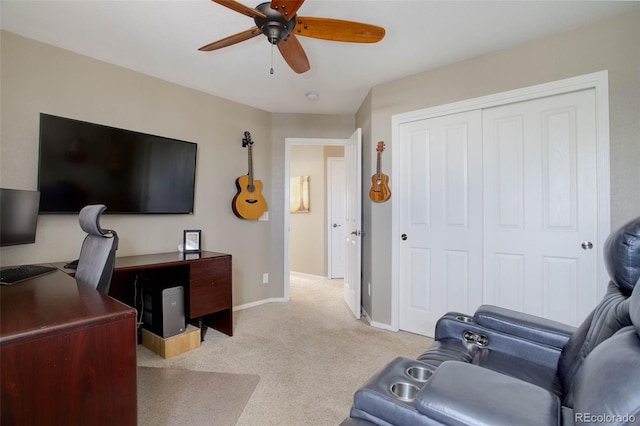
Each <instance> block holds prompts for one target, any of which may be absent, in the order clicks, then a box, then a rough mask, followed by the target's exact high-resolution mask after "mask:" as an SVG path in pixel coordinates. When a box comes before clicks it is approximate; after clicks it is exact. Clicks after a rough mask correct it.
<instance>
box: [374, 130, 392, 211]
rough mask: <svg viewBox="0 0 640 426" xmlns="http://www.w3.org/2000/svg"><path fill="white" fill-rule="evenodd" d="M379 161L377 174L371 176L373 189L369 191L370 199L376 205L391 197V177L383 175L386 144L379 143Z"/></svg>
mask: <svg viewBox="0 0 640 426" xmlns="http://www.w3.org/2000/svg"><path fill="white" fill-rule="evenodd" d="M376 151H378V160H377V166H376V174H374V175H373V176H371V189H370V190H369V198H371V201H373V202H375V203H381V202H383V201H387V200H388V199H389V198H390V197H391V190H390V189H389V176H387V175H385V174H384V173H382V170H381V169H382V151H384V142H382V141H380V142H378V147H377V148H376Z"/></svg>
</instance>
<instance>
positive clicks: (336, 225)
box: [333, 223, 341, 228]
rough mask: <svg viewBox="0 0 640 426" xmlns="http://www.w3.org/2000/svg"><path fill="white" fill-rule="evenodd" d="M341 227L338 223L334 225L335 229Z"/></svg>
mask: <svg viewBox="0 0 640 426" xmlns="http://www.w3.org/2000/svg"><path fill="white" fill-rule="evenodd" d="M339 226H341V225H338V224H337V223H334V224H333V227H334V228H337V227H339Z"/></svg>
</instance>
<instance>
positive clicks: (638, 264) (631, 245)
mask: <svg viewBox="0 0 640 426" xmlns="http://www.w3.org/2000/svg"><path fill="white" fill-rule="evenodd" d="M604 261H605V265H606V267H607V272H609V277H611V281H612V282H613V283H614V284H615V285H617V286H618V288H619V289H620V290H622V291H623V292H625V293H631V292H632V291H633V288H634V287H635V285H636V283H637V282H638V280H639V279H640V217H638V218H636V219H633V220H632V221H630V222H628V223H626V224H625V225H623V226H621V227H620V229H618V230H617V231H615V232H613V233H612V234H611V235H609V237H608V238H607V240H606V241H605V243H604Z"/></svg>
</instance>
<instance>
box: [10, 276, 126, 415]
mask: <svg viewBox="0 0 640 426" xmlns="http://www.w3.org/2000/svg"><path fill="white" fill-rule="evenodd" d="M0 320H1V322H0V357H1V358H0V360H1V371H0V376H1V379H2V397H1V410H2V411H1V412H0V423H2V424H7V425H10V424H12V425H50V424H51V425H52V424H56V425H63V424H64V425H115V424H117V425H131V426H134V425H136V424H137V381H136V378H137V370H136V347H137V338H136V313H135V310H134V309H132V308H130V307H128V306H126V305H124V304H122V303H120V302H118V301H117V300H114V299H112V298H111V297H108V296H105V295H103V294H101V293H99V292H98V291H96V290H94V289H92V288H90V287H87V286H84V285H81V284H77V283H76V281H75V279H74V278H72V277H70V276H69V275H67V274H65V273H63V272H62V271H55V272H53V273H50V274H46V275H41V276H39V277H36V278H33V279H31V280H28V281H23V282H21V283H18V284H14V285H12V286H1V287H0Z"/></svg>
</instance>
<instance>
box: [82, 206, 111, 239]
mask: <svg viewBox="0 0 640 426" xmlns="http://www.w3.org/2000/svg"><path fill="white" fill-rule="evenodd" d="M106 209H107V207H106V206H105V205H104V204H91V205H88V206H85V207H83V208H82V210H80V214H79V217H78V220H79V221H80V228H82V230H83V231H84V232H86V233H87V234H89V235H96V236H103V237H107V236H110V235H107V233H110V232H111V231H109V230H105V229H102V228H101V227H100V215H101V214H102V212H103V211H105V210H106Z"/></svg>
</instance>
